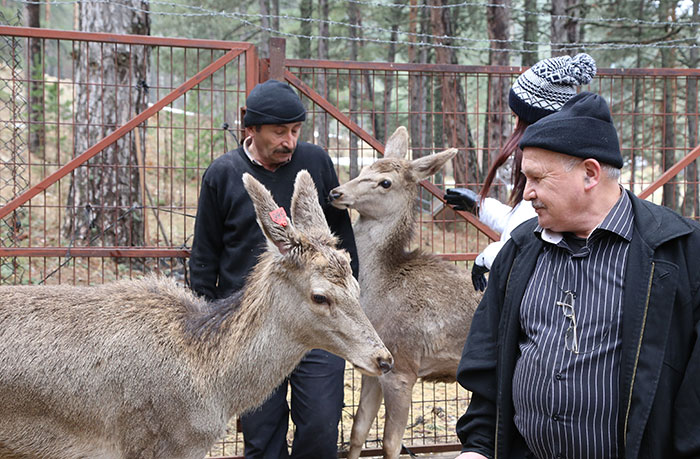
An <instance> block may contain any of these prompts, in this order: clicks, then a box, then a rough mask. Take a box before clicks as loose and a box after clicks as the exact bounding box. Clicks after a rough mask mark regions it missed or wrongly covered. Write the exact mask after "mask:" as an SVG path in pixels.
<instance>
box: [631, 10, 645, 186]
mask: <svg viewBox="0 0 700 459" xmlns="http://www.w3.org/2000/svg"><path fill="white" fill-rule="evenodd" d="M637 19H638V20H640V21H641V20H642V19H644V0H639V9H638V10H637ZM643 34H644V28H643V26H642V25H641V23H640V26H639V27H638V28H637V37H636V38H637V41H638V42H639V43H641V41H642V36H643ZM636 53H637V61H636V62H637V68H641V67H642V49H641V48H637V51H636ZM643 84H644V83H643V81H642V79H641V78H635V80H634V108H633V109H632V135H631V137H630V139H631V143H632V145H630V146H631V149H630V151H631V152H632V153H631V154H630V191H631V192H632V193H634V187H635V184H636V181H637V179H636V176H635V174H636V172H637V154H636V153H637V138H638V137H639V135H641V134H642V133H641V129H640V127H641V123H642V121H643V119H642V116H640V115H639V105H640V104H641V103H642V96H643V94H642V92H643ZM643 143H644V142H643V139H642V141H641V142H640V144H641V145H643ZM643 163H644V158H642V164H643Z"/></svg>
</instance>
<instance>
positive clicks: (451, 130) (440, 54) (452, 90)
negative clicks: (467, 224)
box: [430, 0, 478, 184]
mask: <svg viewBox="0 0 700 459" xmlns="http://www.w3.org/2000/svg"><path fill="white" fill-rule="evenodd" d="M431 4H432V5H433V6H445V5H448V4H449V0H432V3H431ZM452 13H453V12H452V11H451V9H449V8H432V9H431V21H430V22H431V24H432V34H433V35H437V36H439V37H444V38H439V39H437V43H436V44H437V45H440V44H444V45H447V46H451V45H452V39H451V38H450V37H453V36H454V35H455V33H454V28H455V24H454V18H453V17H452ZM435 62H436V63H437V64H455V63H457V56H456V54H455V52H454V48H448V47H441V46H436V47H435ZM440 95H441V102H442V111H443V113H444V115H443V133H444V134H443V138H442V139H441V142H437V141H436V142H435V148H438V149H440V148H448V147H455V148H458V149H459V152H458V153H457V156H455V158H454V159H453V160H452V164H453V166H454V177H455V181H456V182H457V183H458V184H465V183H469V182H475V181H476V178H477V173H476V172H477V167H478V166H477V163H476V161H472V158H469V159H468V154H467V152H468V151H469V152H472V151H473V150H472V149H471V148H468V147H470V144H469V137H470V136H469V135H468V130H469V126H468V121H467V114H466V100H465V97H464V90H463V88H462V83H461V81H460V80H459V78H458V77H457V75H456V74H454V73H448V72H445V73H442V76H441V77H440Z"/></svg>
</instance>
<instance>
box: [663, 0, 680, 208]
mask: <svg viewBox="0 0 700 459" xmlns="http://www.w3.org/2000/svg"><path fill="white" fill-rule="evenodd" d="M674 9H675V1H666V2H662V3H661V4H660V5H659V20H661V21H667V20H668V18H669V17H673V16H674ZM667 28H668V26H667ZM660 52H661V67H662V68H672V67H673V66H674V65H675V56H674V51H673V49H672V48H661V50H660ZM674 86H675V84H674V80H672V79H671V78H664V93H663V102H662V103H663V109H662V113H663V131H662V136H663V140H662V145H663V153H662V157H663V169H664V171H666V170H668V169H670V168H671V167H672V166H673V165H674V164H675V162H676V133H675V129H674V127H675V126H674V124H675V122H674V121H675V104H674V102H675V97H674ZM673 181H675V179H673V178H672V179H671V180H669V181H668V182H667V183H666V184H664V187H663V188H664V194H663V199H662V203H663V205H665V206H666V207H669V208H671V209H673V210H677V209H678V207H677V206H678V194H677V190H676V185H675V184H673V183H672V182H673Z"/></svg>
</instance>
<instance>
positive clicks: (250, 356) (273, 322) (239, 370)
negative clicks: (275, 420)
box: [207, 272, 309, 417]
mask: <svg viewBox="0 0 700 459" xmlns="http://www.w3.org/2000/svg"><path fill="white" fill-rule="evenodd" d="M275 279H276V278H275V276H274V275H268V276H263V275H261V273H260V272H257V273H256V272H254V273H253V274H252V275H251V276H250V277H249V282H248V283H247V285H246V292H245V293H244V295H243V298H242V300H241V305H240V308H239V310H237V311H236V312H235V313H234V314H232V315H231V316H230V317H228V318H227V319H226V322H225V323H224V324H222V326H221V330H220V332H219V333H220V335H219V336H218V338H219V339H218V340H213V341H212V345H211V346H210V347H209V348H208V349H207V352H208V355H209V357H208V360H209V362H210V365H213V366H209V368H215V369H216V371H215V374H214V375H213V379H214V381H212V382H213V383H214V387H216V388H217V390H218V391H219V397H221V399H222V401H223V406H225V407H227V408H228V412H227V413H224V417H227V416H228V417H230V416H233V415H235V414H239V413H242V412H244V411H247V410H249V409H251V408H254V407H256V406H259V405H260V404H262V402H264V401H265V399H266V398H267V397H268V396H269V394H270V393H271V392H272V391H273V390H274V389H275V388H276V387H277V386H278V385H279V384H280V383H281V382H282V381H283V380H284V378H286V377H287V376H288V375H289V374H290V373H291V372H292V370H294V368H295V367H296V365H297V364H298V363H299V361H300V360H301V359H302V357H303V356H304V354H305V353H306V352H307V351H308V350H309V349H308V348H307V347H306V346H305V345H303V344H302V343H301V342H300V341H299V339H298V338H297V337H295V336H294V335H293V332H294V330H293V328H294V327H293V326H290V325H289V322H292V320H291V318H290V316H291V315H292V314H293V311H294V306H295V305H290V304H289V299H288V297H289V296H288V295H287V298H285V295H284V292H280V285H281V284H283V282H275Z"/></svg>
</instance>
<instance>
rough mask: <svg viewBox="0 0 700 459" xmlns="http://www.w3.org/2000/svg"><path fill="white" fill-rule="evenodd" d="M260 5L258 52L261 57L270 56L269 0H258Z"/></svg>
mask: <svg viewBox="0 0 700 459" xmlns="http://www.w3.org/2000/svg"><path fill="white" fill-rule="evenodd" d="M258 5H260V25H261V26H262V29H261V30H260V43H259V45H258V54H259V56H260V58H261V59H268V58H269V57H270V0H258Z"/></svg>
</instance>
